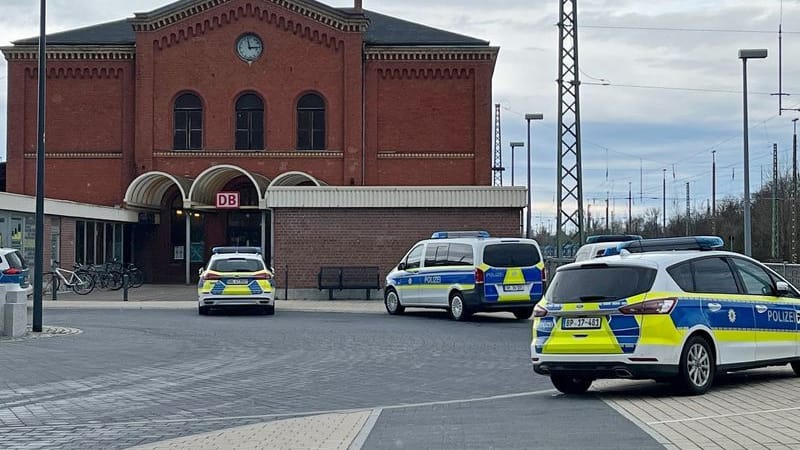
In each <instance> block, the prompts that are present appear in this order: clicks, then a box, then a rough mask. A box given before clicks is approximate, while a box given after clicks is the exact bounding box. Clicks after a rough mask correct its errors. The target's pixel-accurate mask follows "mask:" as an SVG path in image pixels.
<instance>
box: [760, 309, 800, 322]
mask: <svg viewBox="0 0 800 450" xmlns="http://www.w3.org/2000/svg"><path fill="white" fill-rule="evenodd" d="M767 320H769V321H770V322H788V323H796V322H797V321H798V319H797V313H795V312H794V311H786V310H783V311H776V310H769V311H767Z"/></svg>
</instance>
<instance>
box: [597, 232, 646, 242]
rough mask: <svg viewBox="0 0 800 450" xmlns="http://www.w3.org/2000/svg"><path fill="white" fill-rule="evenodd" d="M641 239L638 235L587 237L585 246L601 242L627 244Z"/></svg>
mask: <svg viewBox="0 0 800 450" xmlns="http://www.w3.org/2000/svg"><path fill="white" fill-rule="evenodd" d="M641 239H642V237H641V236H639V235H638V234H599V235H597V236H589V237H587V238H586V243H587V244H598V243H601V242H628V241H637V240H641Z"/></svg>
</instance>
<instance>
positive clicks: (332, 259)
mask: <svg viewBox="0 0 800 450" xmlns="http://www.w3.org/2000/svg"><path fill="white" fill-rule="evenodd" d="M273 221H274V242H275V250H274V255H275V265H274V267H275V270H276V272H277V277H278V279H279V280H280V283H283V279H284V278H283V277H284V275H285V271H286V270H287V266H288V271H289V287H291V288H293V289H296V288H316V286H317V273H318V272H319V268H320V267H321V266H328V265H331V266H335V265H367V266H375V265H377V266H379V267H380V269H381V275H382V276H384V275H385V274H386V273H388V271H389V270H391V268H392V267H394V266H395V265H396V264H397V263H398V262H399V260H400V258H402V257H403V255H404V254H405V253H406V252H407V251H408V250H409V249H410V248H411V246H412V245H413V244H414V243H415V242H417V241H419V240H421V239H427V238H430V236H431V233H433V232H434V231H439V230H487V231H489V232H490V233H491V234H492V235H494V236H514V237H518V236H520V211H519V210H518V209H512V208H486V209H454V208H441V209H438V208H437V209H421V208H420V209H416V208H414V209H379V208H375V209H277V210H274V212H273Z"/></svg>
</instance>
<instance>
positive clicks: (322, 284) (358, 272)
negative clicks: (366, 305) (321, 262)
mask: <svg viewBox="0 0 800 450" xmlns="http://www.w3.org/2000/svg"><path fill="white" fill-rule="evenodd" d="M317 287H318V288H319V290H324V289H327V290H328V300H333V291H334V290H337V291H341V290H342V289H365V290H366V291H367V300H369V299H370V290H371V289H380V288H381V273H380V269H379V268H378V267H377V266H335V267H334V266H327V267H320V268H319V273H318V274H317Z"/></svg>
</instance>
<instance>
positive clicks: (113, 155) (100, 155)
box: [25, 152, 122, 160]
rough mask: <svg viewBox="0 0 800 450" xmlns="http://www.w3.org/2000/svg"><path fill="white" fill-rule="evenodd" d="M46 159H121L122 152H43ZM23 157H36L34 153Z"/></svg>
mask: <svg viewBox="0 0 800 450" xmlns="http://www.w3.org/2000/svg"><path fill="white" fill-rule="evenodd" d="M44 158H45V159H46V160H47V159H122V153H118V152H93V153H78V152H68V153H45V155H44ZM25 159H36V153H25Z"/></svg>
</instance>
